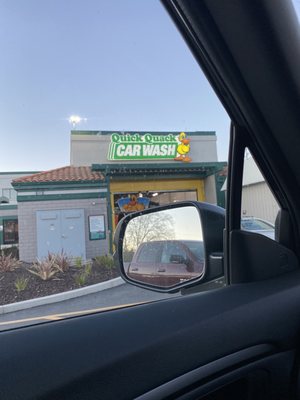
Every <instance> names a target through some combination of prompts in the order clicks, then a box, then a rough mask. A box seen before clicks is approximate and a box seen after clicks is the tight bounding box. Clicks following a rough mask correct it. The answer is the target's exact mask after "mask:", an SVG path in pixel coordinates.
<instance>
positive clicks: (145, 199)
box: [110, 179, 205, 230]
mask: <svg viewBox="0 0 300 400" xmlns="http://www.w3.org/2000/svg"><path fill="white" fill-rule="evenodd" d="M110 193H111V208H112V212H113V218H112V223H113V230H114V229H115V227H116V225H117V223H118V221H119V220H120V219H121V218H122V217H123V216H124V215H125V214H127V213H129V212H134V211H140V210H143V209H145V208H151V207H157V206H162V205H165V204H169V203H174V202H179V201H188V200H194V201H197V200H198V201H204V200H205V195H204V183H203V180H198V179H173V180H151V181H141V180H132V181H122V182H121V181H119V182H116V181H111V182H110Z"/></svg>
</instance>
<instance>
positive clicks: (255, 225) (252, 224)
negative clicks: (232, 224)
mask: <svg viewBox="0 0 300 400" xmlns="http://www.w3.org/2000/svg"><path fill="white" fill-rule="evenodd" d="M241 227H242V229H246V230H257V231H263V230H266V229H274V225H271V224H269V223H267V222H264V221H262V220H260V219H258V218H242V219H241Z"/></svg>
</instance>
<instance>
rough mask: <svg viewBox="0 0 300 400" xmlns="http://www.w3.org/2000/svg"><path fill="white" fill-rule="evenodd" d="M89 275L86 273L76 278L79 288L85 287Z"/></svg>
mask: <svg viewBox="0 0 300 400" xmlns="http://www.w3.org/2000/svg"><path fill="white" fill-rule="evenodd" d="M87 277H88V275H87V274H86V273H85V271H84V272H81V274H79V275H77V276H75V282H76V284H77V285H78V286H84V285H85V283H86V280H87Z"/></svg>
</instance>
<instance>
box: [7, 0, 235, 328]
mask: <svg viewBox="0 0 300 400" xmlns="http://www.w3.org/2000/svg"><path fill="white" fill-rule="evenodd" d="M0 33H1V34H0V49H1V54H2V56H3V57H2V62H1V63H0V87H1V91H0V93H1V94H0V99H1V100H0V101H1V106H0V129H1V132H2V136H1V157H0V251H1V254H0V311H1V312H0V329H3V330H5V329H10V328H14V327H18V326H22V325H30V324H34V323H41V322H50V321H53V320H58V319H62V318H67V317H69V316H74V315H77V314H78V315H80V314H82V313H88V312H92V311H91V310H94V311H93V312H95V310H98V311H101V310H103V309H104V308H105V309H107V308H108V307H115V306H124V305H128V304H136V303H138V302H143V301H158V300H164V299H167V298H169V297H172V296H181V294H180V292H179V293H177V294H172V295H170V294H162V293H156V292H148V291H145V290H144V289H140V288H136V287H133V286H130V285H129V284H127V283H125V282H124V281H123V280H122V279H121V278H120V276H119V271H118V270H117V268H116V265H115V261H114V259H113V254H114V252H115V246H114V243H113V238H114V233H115V231H116V228H117V225H118V223H119V222H120V221H121V219H122V218H123V217H124V216H126V215H128V214H130V213H132V212H136V211H141V210H144V209H147V208H155V207H157V206H162V205H166V204H173V203H177V202H181V201H205V202H207V203H210V204H215V205H219V206H220V207H223V208H224V207H225V194H226V193H225V192H224V190H222V187H223V185H224V182H225V180H226V176H227V153H228V136H229V127H230V120H229V117H228V115H227V113H226V112H225V110H224V108H223V106H222V105H221V103H220V101H219V100H218V98H217V96H216V94H215V93H214V92H213V90H212V89H211V87H210V84H209V83H208V81H207V79H206V77H205V75H204V74H203V73H202V71H201V70H200V68H199V66H198V64H197V62H196V61H195V59H194V58H193V56H192V54H191V52H190V50H189V49H188V47H187V46H186V43H185V42H184V41H183V39H182V37H181V35H180V33H179V32H178V31H177V29H176V28H175V26H174V24H173V22H172V21H171V19H170V17H169V15H168V14H167V12H166V10H165V9H164V8H163V6H162V4H161V3H160V2H158V1H156V0H149V1H139V0H90V1H88V2H86V1H84V0H75V1H72V2H61V1H59V0H51V1H48V0H45V1H43V2H41V1H38V0H27V1H26V2H24V1H22V0H15V1H8V0H0ZM180 224H181V225H180V229H182V231H183V232H189V231H191V232H192V231H193V230H192V229H191V227H192V224H193V221H191V220H188V219H187V218H186V219H184V218H182V221H180ZM135 236H136V238H141V237H144V236H145V237H147V238H148V239H149V238H150V239H149V240H151V241H155V240H156V241H159V240H167V239H172V237H171V235H170V231H169V227H168V224H167V221H164V223H163V224H162V223H161V221H159V220H158V219H157V218H149V220H148V221H147V224H145V225H144V226H143V227H141V231H139V232H137V231H136V232H135ZM166 238H167V239H166ZM133 239H134V237H133ZM139 243H140V242H139ZM185 246H187V249H186V250H182V248H181V249H180V253H179V249H174V250H172V251H171V250H170V249H168V252H167V253H168V254H166V253H164V257H165V258H164V259H168V258H169V259H170V257H171V256H172V255H175V256H176V255H178V254H180V255H186V254H187V253H189V251H191V253H192V254H193V255H194V256H195V257H196V259H197V260H200V259H201V261H203V246H201V245H200V246H198V244H197V243H192V241H191V242H188V243H185ZM183 248H184V247H183ZM133 253H134V251H133V250H132V249H131V250H129V251H128V252H127V253H126V254H124V261H125V263H126V268H129V265H130V263H131V260H132V257H133ZM157 255H158V250H157V247H156V246H155V245H153V246H152V245H149V246H148V245H147V246H145V247H144V248H143V249H141V251H140V254H139V257H140V259H141V260H147V261H149V260H153V262H155V261H156V260H157ZM141 262H142V261H141ZM201 266H202V264H201ZM215 286H216V287H218V286H217V285H215ZM215 286H214V284H212V285H211V288H214V287H215Z"/></svg>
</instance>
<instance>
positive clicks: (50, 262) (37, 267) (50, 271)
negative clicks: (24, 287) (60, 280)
mask: <svg viewBox="0 0 300 400" xmlns="http://www.w3.org/2000/svg"><path fill="white" fill-rule="evenodd" d="M28 271H29V272H31V273H32V274H34V275H36V276H38V277H39V278H41V279H42V280H43V281H47V280H49V279H51V278H52V277H53V276H54V275H55V274H56V273H57V271H58V269H57V264H56V258H55V257H54V256H53V255H51V256H50V254H49V255H48V257H47V258H45V259H44V260H41V261H40V260H37V261H36V262H35V263H34V264H33V266H32V269H29V270H28Z"/></svg>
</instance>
